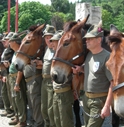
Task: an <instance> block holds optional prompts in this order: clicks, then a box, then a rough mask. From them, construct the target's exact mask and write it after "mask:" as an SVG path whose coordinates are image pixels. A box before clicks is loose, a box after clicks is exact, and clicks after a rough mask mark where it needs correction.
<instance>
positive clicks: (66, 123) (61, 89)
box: [50, 30, 74, 127]
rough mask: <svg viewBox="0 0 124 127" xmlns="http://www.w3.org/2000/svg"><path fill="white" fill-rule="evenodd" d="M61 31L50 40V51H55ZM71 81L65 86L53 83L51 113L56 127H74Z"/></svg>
mask: <svg viewBox="0 0 124 127" xmlns="http://www.w3.org/2000/svg"><path fill="white" fill-rule="evenodd" d="M62 34H63V31H60V30H59V31H57V32H56V33H55V34H54V35H53V37H52V38H51V39H50V42H51V44H52V49H53V50H56V48H57V45H58V41H59V39H60V38H61V36H62ZM71 85H72V81H71V80H70V81H68V82H67V83H65V84H57V83H55V82H54V81H53V89H54V96H53V111H54V120H55V125H56V127H74V121H73V109H72V105H73V103H74V97H73V92H72V89H71Z"/></svg>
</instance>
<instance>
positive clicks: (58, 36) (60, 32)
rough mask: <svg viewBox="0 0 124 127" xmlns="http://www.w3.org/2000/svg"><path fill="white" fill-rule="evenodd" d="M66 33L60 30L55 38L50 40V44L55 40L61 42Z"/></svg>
mask: <svg viewBox="0 0 124 127" xmlns="http://www.w3.org/2000/svg"><path fill="white" fill-rule="evenodd" d="M63 33H64V31H63V30H58V31H57V32H56V33H55V34H54V35H53V37H52V38H51V39H50V42H52V41H54V40H57V41H58V40H59V39H60V38H61V37H62V35H63Z"/></svg>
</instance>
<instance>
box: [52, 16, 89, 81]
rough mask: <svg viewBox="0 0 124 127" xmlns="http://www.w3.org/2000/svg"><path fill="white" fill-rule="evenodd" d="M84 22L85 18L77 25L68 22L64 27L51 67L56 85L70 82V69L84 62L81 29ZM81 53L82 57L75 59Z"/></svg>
mask: <svg viewBox="0 0 124 127" xmlns="http://www.w3.org/2000/svg"><path fill="white" fill-rule="evenodd" d="M86 21H87V18H85V19H84V20H83V21H81V22H79V23H77V22H69V23H67V24H66V25H65V27H64V34H63V36H62V37H61V39H60V40H59V43H58V47H57V50H56V53H55V56H54V60H53V61H52V66H51V76H52V78H53V80H54V81H55V82H57V83H65V82H68V81H71V80H72V77H71V76H72V67H74V65H81V64H82V63H83V62H84V54H85V51H84V46H85V45H83V44H84V42H82V31H83V30H82V28H83V27H84V26H85V23H86ZM83 32H84V31H83ZM81 53H82V55H81V56H80V57H79V58H75V57H77V55H79V54H81Z"/></svg>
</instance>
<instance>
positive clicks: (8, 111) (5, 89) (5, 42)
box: [1, 32, 14, 117]
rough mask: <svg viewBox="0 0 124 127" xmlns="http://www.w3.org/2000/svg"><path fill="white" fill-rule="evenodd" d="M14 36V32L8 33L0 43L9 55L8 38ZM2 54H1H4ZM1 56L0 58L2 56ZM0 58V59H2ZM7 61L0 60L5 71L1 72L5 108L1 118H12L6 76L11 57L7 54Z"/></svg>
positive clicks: (7, 77) (12, 113)
mask: <svg viewBox="0 0 124 127" xmlns="http://www.w3.org/2000/svg"><path fill="white" fill-rule="evenodd" d="M13 34H14V32H10V33H9V34H8V35H7V36H5V37H4V38H3V39H2V40H1V42H2V44H3V46H4V47H5V48H6V49H5V50H4V52H9V51H10V52H9V53H10V54H11V53H12V52H11V51H12V50H8V49H9V42H8V40H9V39H10V37H12V36H13ZM4 52H3V54H4ZM3 54H2V56H3ZM2 56H1V57H2ZM8 56H9V57H8ZM8 56H7V59H6V58H5V59H6V60H5V59H4V58H2V59H1V62H3V64H4V65H5V66H6V70H5V71H4V72H3V77H2V83H3V84H2V91H1V93H2V97H3V102H4V108H5V112H4V113H2V114H1V116H7V117H12V116H14V112H13V111H12V103H11V102H12V98H11V94H10V84H9V82H8V79H9V75H8V67H9V64H10V60H11V58H12V57H11V55H9V54H8Z"/></svg>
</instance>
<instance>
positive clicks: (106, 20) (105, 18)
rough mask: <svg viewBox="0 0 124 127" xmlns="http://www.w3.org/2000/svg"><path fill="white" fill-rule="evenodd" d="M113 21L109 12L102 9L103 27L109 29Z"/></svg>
mask: <svg viewBox="0 0 124 127" xmlns="http://www.w3.org/2000/svg"><path fill="white" fill-rule="evenodd" d="M113 21H114V19H113V16H112V14H111V13H110V12H108V11H107V10H104V9H103V10H102V22H103V27H104V28H106V29H110V24H112V23H113Z"/></svg>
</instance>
